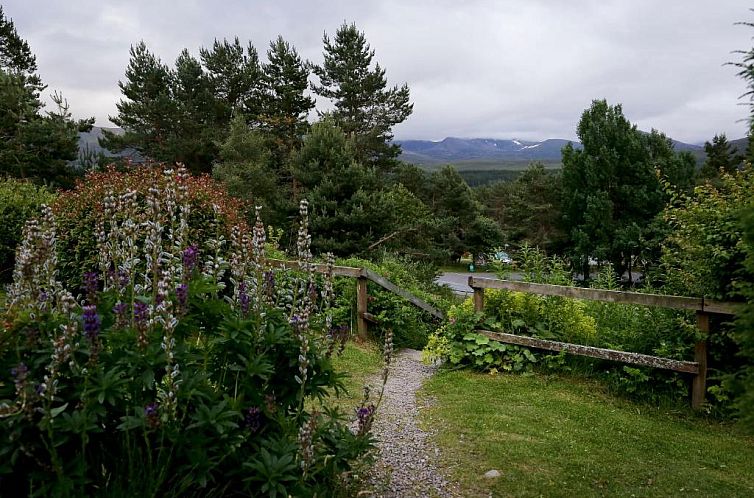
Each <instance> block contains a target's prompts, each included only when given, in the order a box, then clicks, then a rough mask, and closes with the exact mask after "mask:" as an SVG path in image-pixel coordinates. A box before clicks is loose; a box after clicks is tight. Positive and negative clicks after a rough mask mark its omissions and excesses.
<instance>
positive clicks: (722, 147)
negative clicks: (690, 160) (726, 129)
mask: <svg viewBox="0 0 754 498" xmlns="http://www.w3.org/2000/svg"><path fill="white" fill-rule="evenodd" d="M704 152H705V154H707V160H706V161H704V165H703V166H702V170H701V172H700V176H701V177H702V178H705V179H713V178H717V177H718V176H719V175H720V171H724V172H726V173H733V172H734V171H735V170H736V168H738V166H739V165H740V164H741V161H742V160H743V156H742V155H741V154H739V153H738V150H736V149H734V148H733V145H732V144H731V143H730V142H728V139H727V138H726V137H725V133H721V134H720V135H715V137H714V138H713V139H712V143H709V142H704Z"/></svg>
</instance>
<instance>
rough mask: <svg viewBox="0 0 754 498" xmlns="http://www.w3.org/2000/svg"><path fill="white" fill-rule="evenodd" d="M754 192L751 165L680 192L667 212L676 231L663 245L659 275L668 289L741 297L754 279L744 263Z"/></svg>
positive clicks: (696, 294) (688, 292)
mask: <svg viewBox="0 0 754 498" xmlns="http://www.w3.org/2000/svg"><path fill="white" fill-rule="evenodd" d="M752 192H754V170H753V169H752V167H751V165H749V164H747V165H745V166H744V167H743V168H741V169H740V170H737V171H735V172H734V173H733V174H728V173H724V172H723V173H721V175H720V177H719V179H718V181H717V182H715V183H714V184H713V183H710V182H707V183H704V184H701V185H698V186H697V187H696V188H695V189H694V190H693V192H692V193H691V194H677V195H674V196H673V197H672V198H671V202H670V203H669V204H668V206H667V207H666V208H665V210H664V212H663V218H664V219H665V221H666V222H667V223H668V225H669V227H670V229H671V232H670V234H669V235H668V237H667V239H665V241H664V244H663V253H662V258H661V267H660V270H661V274H660V278H662V279H663V281H664V283H665V285H664V286H665V288H666V292H668V293H673V294H679V295H688V296H705V297H708V298H712V299H718V300H723V301H725V300H740V298H741V294H740V292H741V286H742V284H744V283H746V282H750V281H752V280H754V274H752V273H751V272H750V271H749V270H748V269H747V268H746V267H745V266H744V264H743V262H744V259H745V250H744V245H743V243H742V229H741V225H740V223H739V215H740V210H741V209H742V208H743V207H744V206H746V205H747V204H748V203H749V202H750V200H751V197H752Z"/></svg>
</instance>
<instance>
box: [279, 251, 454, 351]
mask: <svg viewBox="0 0 754 498" xmlns="http://www.w3.org/2000/svg"><path fill="white" fill-rule="evenodd" d="M267 262H268V263H269V264H270V265H271V266H274V267H277V268H298V267H299V263H298V262H296V261H283V260H279V259H268V260H267ZM314 270H315V271H316V272H317V273H325V272H327V265H324V264H315V265H314ZM333 275H334V276H336V277H350V278H355V279H356V326H357V332H358V334H359V337H361V338H366V337H367V335H368V333H369V322H371V323H377V317H375V316H374V315H373V314H371V313H369V311H368V305H369V293H368V286H367V282H370V281H371V282H374V283H375V284H377V285H379V286H380V287H382V288H383V289H385V290H388V291H390V292H392V293H393V294H396V295H398V296H401V297H402V298H404V299H405V300H407V301H408V302H410V303H411V304H413V305H414V306H416V307H418V308H420V309H422V310H424V311H426V312H427V313H429V314H430V315H432V316H434V317H435V318H439V319H440V320H443V319H445V314H444V313H443V312H442V311H441V310H439V309H437V308H435V307H434V306H432V305H431V304H429V303H427V302H426V301H424V300H422V299H420V298H418V297H416V296H415V295H413V294H411V293H410V292H408V291H407V290H405V289H402V288H400V287H398V286H397V285H395V284H394V283H393V282H391V281H390V280H388V279H386V278H385V277H383V276H382V275H380V274H378V273H376V272H374V271H372V270H370V269H368V268H356V267H352V266H333Z"/></svg>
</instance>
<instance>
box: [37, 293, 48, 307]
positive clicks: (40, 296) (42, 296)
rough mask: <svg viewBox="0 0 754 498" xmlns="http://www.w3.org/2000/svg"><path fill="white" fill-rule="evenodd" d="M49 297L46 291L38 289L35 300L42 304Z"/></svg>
mask: <svg viewBox="0 0 754 498" xmlns="http://www.w3.org/2000/svg"><path fill="white" fill-rule="evenodd" d="M49 298H50V295H49V294H48V293H46V292H45V291H39V297H37V301H38V302H39V304H44V303H46V302H47V300H48V299H49Z"/></svg>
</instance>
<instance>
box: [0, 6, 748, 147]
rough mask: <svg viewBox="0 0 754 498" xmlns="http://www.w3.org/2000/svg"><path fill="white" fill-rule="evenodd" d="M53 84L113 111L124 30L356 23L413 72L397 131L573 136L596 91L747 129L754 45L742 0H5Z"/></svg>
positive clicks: (647, 118)
mask: <svg viewBox="0 0 754 498" xmlns="http://www.w3.org/2000/svg"><path fill="white" fill-rule="evenodd" d="M0 3H2V5H3V7H4V10H5V14H6V16H8V17H11V18H12V19H13V20H14V22H15V24H16V27H17V29H18V31H19V33H20V34H21V36H22V37H23V38H25V39H26V40H27V41H28V42H29V43H30V44H31V48H32V50H33V51H34V53H35V54H36V56H37V62H38V64H39V72H40V74H41V76H42V78H43V80H44V82H45V83H47V84H48V85H49V89H50V90H53V89H55V90H59V91H62V92H63V95H64V96H65V97H66V98H67V99H68V101H69V103H70V105H71V110H72V111H73V113H74V115H75V116H77V117H85V116H95V117H96V119H97V125H100V126H112V124H111V123H110V122H109V120H108V116H109V115H114V114H115V113H116V108H115V103H116V102H117V101H118V100H119V98H120V93H119V90H118V86H117V83H118V80H121V79H123V74H124V70H125V67H126V65H127V64H128V51H129V47H130V46H131V45H132V44H135V43H136V42H138V41H139V40H142V39H143V40H144V41H145V42H146V43H147V45H148V46H149V47H150V49H151V50H152V51H153V52H155V53H156V54H157V55H158V56H159V57H160V58H162V60H163V61H164V62H167V63H170V64H172V62H173V61H174V60H175V58H176V56H177V55H178V53H179V52H180V50H181V49H182V48H184V47H186V48H188V49H189V50H190V51H191V52H192V53H194V54H195V55H198V49H199V47H200V46H208V45H211V43H212V41H213V40H214V39H215V38H219V39H222V38H226V37H227V38H232V37H234V36H238V37H239V38H240V39H241V40H242V42H243V43H244V44H245V43H246V41H248V40H251V41H252V42H253V43H254V45H255V46H256V47H257V49H258V50H259V52H260V53H264V52H265V51H266V48H267V45H268V43H269V40H271V39H273V38H275V37H277V35H278V34H281V35H283V37H284V38H285V39H286V40H288V41H290V42H291V43H293V44H294V45H295V46H296V48H297V49H298V50H299V52H300V53H301V54H302V55H303V56H304V57H306V58H308V59H310V60H311V61H312V62H315V63H319V62H321V59H322V55H321V52H322V34H323V32H327V33H331V34H332V33H334V32H335V30H336V29H337V28H338V26H339V25H340V24H342V23H343V21H348V22H355V23H356V24H357V26H358V27H359V28H360V29H361V30H363V31H364V32H365V34H366V37H367V40H368V41H369V43H370V44H371V46H372V48H373V49H374V50H375V51H376V60H377V61H379V63H380V64H381V65H382V66H383V67H385V68H386V69H387V77H388V80H389V82H390V84H402V83H404V82H406V83H408V85H409V87H410V89H411V100H412V102H413V103H414V113H413V115H411V117H409V119H408V120H407V121H406V122H405V123H403V124H401V125H399V126H398V127H396V129H395V135H396V137H397V138H400V139H413V138H421V139H441V138H444V137H446V136H455V137H485V138H521V139H530V140H538V139H544V138H568V139H574V138H575V137H576V132H575V128H576V124H577V122H578V120H579V117H580V115H581V112H582V111H583V110H584V109H585V108H586V107H588V106H589V105H590V103H591V101H592V100H593V99H597V98H607V100H608V102H609V103H611V104H616V103H621V104H623V111H624V114H625V115H626V116H627V117H628V119H630V120H631V121H632V122H634V123H636V124H637V125H638V126H639V128H641V129H645V130H649V129H651V128H656V129H659V130H661V131H664V132H665V133H667V134H668V135H669V136H672V137H673V138H675V139H677V140H681V141H685V142H691V143H699V142H703V141H705V140H709V139H711V138H712V136H713V135H715V134H716V133H720V132H724V133H726V134H727V135H728V137H729V138H731V139H733V138H740V137H742V136H744V135H745V132H746V124H745V123H744V122H742V121H741V120H742V119H743V118H745V117H746V116H747V114H748V109H747V108H746V107H744V106H741V105H740V103H741V101H740V100H739V99H738V97H739V96H740V95H741V94H742V93H743V92H744V91H745V90H746V87H745V84H744V82H743V80H741V79H740V78H738V77H736V75H735V74H736V69H735V68H734V67H732V66H726V65H724V64H725V63H726V62H729V61H735V60H739V59H740V55H737V54H733V53H732V52H733V51H735V50H741V49H744V50H747V49H749V48H751V47H752V35H754V29H752V28H748V27H745V26H734V23H736V22H738V21H754V13H752V12H750V11H749V6H747V5H746V3H747V2H744V1H741V0H715V1H712V0H622V1H611V0H571V1H568V2H565V1H558V0H518V1H510V0H498V1H473V0H470V1H457V0H455V1H445V0H441V1H416V0H410V1H409V0H385V1H370V2H367V1H360V0H340V1H338V0H336V1H320V0H305V1H303V0H302V1H290V0H275V1H266V0H265V1H254V0H245V1H244V0H223V1H219V0H215V1H204V0H191V1H180V2H179V1H167V0H149V1H142V0H128V1H125V0H116V1H112V0H96V1H89V0H66V1H39V0H4V1H3V0H0Z"/></svg>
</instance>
